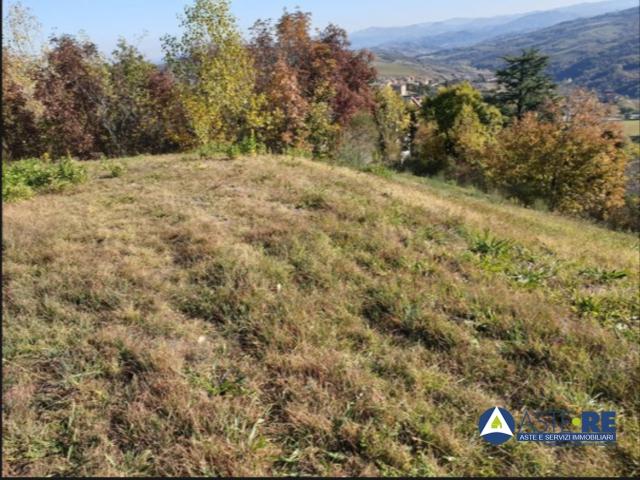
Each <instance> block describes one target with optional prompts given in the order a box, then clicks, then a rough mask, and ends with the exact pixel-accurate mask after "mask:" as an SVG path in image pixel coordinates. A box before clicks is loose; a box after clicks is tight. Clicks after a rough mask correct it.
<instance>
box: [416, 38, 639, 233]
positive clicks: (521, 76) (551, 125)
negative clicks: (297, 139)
mask: <svg viewBox="0 0 640 480" xmlns="http://www.w3.org/2000/svg"><path fill="white" fill-rule="evenodd" d="M504 60H505V63H506V66H505V68H503V69H501V70H499V71H498V72H496V76H497V79H498V84H499V88H498V90H497V93H496V94H494V95H491V96H488V97H486V98H483V96H482V95H481V93H480V92H479V91H477V90H476V89H474V88H473V87H472V86H470V85H469V84H467V83H462V84H458V85H455V86H451V87H446V88H442V89H440V91H439V92H438V93H437V94H436V95H434V96H432V97H429V98H427V99H426V100H425V101H424V102H423V104H422V106H421V108H420V109H419V111H418V112H417V116H418V118H419V120H418V122H417V125H418V126H417V131H416V133H415V136H414V138H413V147H412V150H413V153H414V155H413V156H412V164H411V167H412V168H413V169H414V171H416V172H417V173H423V174H429V175H442V176H444V177H445V178H448V179H452V180H455V181H456V182H458V183H462V184H467V185H474V186H476V187H479V188H481V189H483V190H489V191H497V192H499V193H501V194H503V195H505V196H507V197H509V198H512V199H515V200H517V201H519V202H520V203H522V204H524V205H526V206H532V207H538V208H544V209H548V210H551V211H559V212H562V213H567V214H571V215H575V216H583V217H589V218H593V219H596V220H599V221H604V222H607V223H608V224H609V225H611V226H614V227H617V228H623V229H634V230H638V229H639V228H640V208H639V207H640V204H639V199H638V192H637V191H634V190H633V186H632V185H631V183H630V180H629V179H628V178H627V173H628V165H629V160H630V157H631V155H635V156H637V151H636V153H634V154H632V153H631V149H632V148H633V145H627V139H626V137H625V135H624V132H623V129H622V125H621V124H620V123H618V122H613V121H611V115H612V112H611V110H610V107H609V106H607V105H605V104H603V103H601V102H600V101H599V100H598V98H597V96H596V95H595V94H594V93H592V92H589V91H586V90H581V89H577V90H574V91H573V92H572V93H571V94H569V95H568V96H566V97H559V96H557V95H556V93H555V92H556V88H555V85H554V84H553V82H552V81H551V79H550V77H549V76H548V75H547V74H546V69H547V62H548V58H547V57H546V56H543V55H541V54H540V53H539V52H537V51H536V50H528V51H524V52H523V53H522V55H520V56H517V57H507V58H505V59H504ZM636 150H637V149H636Z"/></svg>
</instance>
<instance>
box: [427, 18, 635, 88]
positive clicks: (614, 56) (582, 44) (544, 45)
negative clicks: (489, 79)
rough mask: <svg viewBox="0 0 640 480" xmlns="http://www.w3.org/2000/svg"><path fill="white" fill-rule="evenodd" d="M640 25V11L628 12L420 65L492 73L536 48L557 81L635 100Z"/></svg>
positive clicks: (497, 41) (459, 51)
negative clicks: (471, 68) (512, 56)
mask: <svg viewBox="0 0 640 480" xmlns="http://www.w3.org/2000/svg"><path fill="white" fill-rule="evenodd" d="M639 22H640V11H639V10H638V8H632V9H628V10H623V11H620V12H615V13H609V14H605V15H600V16H597V17H592V18H586V19H579V20H573V21H570V22H565V23H561V24H558V25H554V26H552V27H548V28H544V29H542V30H537V31H534V32H527V33H524V34H520V35H512V36H507V37H503V38H501V39H492V40H489V41H486V42H483V43H480V44H478V45H475V46H473V47H466V48H460V49H454V50H448V51H442V52H438V53H436V54H434V55H433V56H426V57H422V58H421V61H422V63H424V64H425V65H429V63H430V62H436V63H441V62H443V61H444V62H449V63H451V64H456V63H462V64H470V65H472V66H474V67H477V68H485V69H490V70H495V69H496V68H499V67H500V66H501V65H502V60H501V58H502V57H503V56H505V55H510V54H518V53H520V52H521V50H522V49H525V48H531V47H535V48H538V49H540V50H542V51H543V52H544V53H546V54H547V55H549V56H550V72H551V74H552V75H553V76H554V77H555V79H556V80H558V81H563V80H568V79H572V81H573V83H575V84H576V85H580V86H584V87H587V88H591V89H594V90H597V91H599V92H601V93H602V92H608V91H613V92H617V93H619V94H622V95H626V96H629V97H632V98H638V96H639V95H640V92H639V91H638V82H639V81H640V49H639V48H638V31H639V29H640V23H639Z"/></svg>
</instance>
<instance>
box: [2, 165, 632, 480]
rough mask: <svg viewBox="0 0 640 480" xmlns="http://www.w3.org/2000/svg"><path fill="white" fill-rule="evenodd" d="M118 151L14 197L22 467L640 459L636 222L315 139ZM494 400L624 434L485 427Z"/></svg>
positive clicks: (384, 468) (548, 464)
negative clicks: (321, 148)
mask: <svg viewBox="0 0 640 480" xmlns="http://www.w3.org/2000/svg"><path fill="white" fill-rule="evenodd" d="M123 164H124V165H125V167H126V171H124V172H123V173H122V172H119V173H122V175H120V176H117V177H116V178H109V177H110V175H106V174H105V172H104V171H103V168H104V167H102V166H100V165H98V164H91V165H90V176H91V180H90V181H89V182H88V183H86V184H84V185H82V186H79V187H73V189H72V190H69V191H67V192H66V193H64V194H52V195H42V196H38V197H35V198H33V199H31V200H27V201H23V202H19V203H13V204H7V205H5V206H4V209H3V221H4V223H3V227H4V229H3V242H2V248H3V254H4V255H3V270H4V271H3V273H4V276H3V294H4V302H3V313H4V315H3V333H4V336H3V342H4V345H3V347H4V349H3V355H4V356H3V373H4V384H3V386H4V391H3V397H4V408H3V419H4V422H3V437H4V448H3V455H4V458H3V460H4V461H3V468H4V472H3V473H4V474H5V475H6V474H9V475H51V474H58V475H81V474H89V475H91V474H93V475H96V474H99V475H140V474H146V475H264V474H270V475H282V474H327V475H347V474H353V475H365V474H368V475H372V474H385V475H392V474H412V475H434V474H435V475H472V474H476V475H491V474H500V475H569V476H574V475H594V474H600V475H619V474H626V475H632V474H634V473H635V474H638V473H639V472H640V453H639V452H638V441H639V439H640V427H639V425H638V412H639V411H640V408H639V407H640V390H639V389H638V380H639V378H638V372H639V371H640V370H639V367H640V365H639V352H638V341H639V336H638V318H639V316H640V313H639V305H638V297H637V289H638V283H639V278H638V267H639V265H638V239H637V238H635V237H634V236H631V235H625V234H621V233H615V232H611V231H607V230H604V229H601V228H598V227H596V226H593V225H590V224H588V223H583V222H579V221H572V220H568V219H564V218H561V217H557V216H554V215H549V214H545V213H541V212H536V211H532V210H524V209H520V208H518V207H514V206H511V205H508V204H505V203H500V202H499V201H498V200H497V199H493V198H489V197H486V196H484V195H482V194H479V193H477V192H474V191H471V190H464V189H461V188H457V187H452V186H450V185H447V184H443V183H439V182H436V181H430V180H424V181H423V180H417V179H415V178H413V177H410V176H403V175H397V176H391V175H385V176H376V175H373V174H370V173H362V172H357V171H353V170H348V169H343V168H339V167H333V166H329V165H326V164H322V163H316V162H312V161H308V160H299V159H292V158H286V157H259V158H241V159H238V160H234V161H231V160H224V159H200V158H195V157H193V158H192V157H189V156H162V157H155V158H150V157H136V158H131V159H126V160H123ZM496 404H497V405H501V406H505V407H506V408H508V409H509V410H510V411H511V412H513V413H517V412H521V411H522V409H523V408H525V407H526V408H530V409H535V408H551V407H556V408H565V409H569V410H572V411H578V410H582V409H588V410H600V409H606V410H608V409H613V410H615V411H616V412H617V415H618V425H619V430H618V438H619V441H618V443H617V444H616V445H615V446H608V447H597V446H591V447H580V448H569V447H545V446H540V445H533V444H522V443H517V442H515V441H510V442H508V443H505V444H504V445H503V446H500V447H494V446H491V445H490V444H488V443H486V442H484V441H483V440H482V439H480V437H479V436H478V431H477V420H478V416H479V414H480V413H481V412H483V411H484V410H486V409H487V408H489V407H491V406H493V405H496ZM517 414H518V415H519V413H517Z"/></svg>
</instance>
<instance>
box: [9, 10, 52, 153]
mask: <svg viewBox="0 0 640 480" xmlns="http://www.w3.org/2000/svg"><path fill="white" fill-rule="evenodd" d="M7 10H8V13H7V15H6V16H5V17H4V18H3V23H4V25H3V30H4V33H5V34H4V35H3V39H2V40H3V42H2V43H3V45H2V124H3V133H2V152H3V156H4V157H5V158H21V157H28V156H37V155H39V153H40V150H41V149H42V145H41V142H40V138H39V137H40V131H39V129H38V123H39V121H40V118H41V116H42V113H43V106H42V104H41V103H40V102H39V101H38V100H37V99H36V97H35V72H36V70H37V68H38V67H39V65H40V62H41V55H39V52H38V48H37V47H36V36H37V33H38V32H39V31H40V24H39V23H38V21H37V19H36V18H35V17H34V16H33V15H32V14H31V11H30V10H29V9H28V8H25V7H24V6H22V5H21V4H20V3H19V2H17V3H12V4H9V6H8V9H7Z"/></svg>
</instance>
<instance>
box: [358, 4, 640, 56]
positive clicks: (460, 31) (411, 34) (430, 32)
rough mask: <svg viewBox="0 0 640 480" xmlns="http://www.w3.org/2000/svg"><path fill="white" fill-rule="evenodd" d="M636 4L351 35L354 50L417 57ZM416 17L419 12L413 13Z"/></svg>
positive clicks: (454, 21)
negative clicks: (363, 49)
mask: <svg viewBox="0 0 640 480" xmlns="http://www.w3.org/2000/svg"><path fill="white" fill-rule="evenodd" d="M637 4H638V3H637V0H608V1H604V2H597V3H581V4H578V5H572V6H569V7H564V8H558V9H554V10H548V11H539V12H529V13H522V14H516V15H503V16H497V17H489V18H454V19H450V20H445V21H441V22H429V23H421V24H416V25H409V26H403V27H390V28H379V27H373V28H368V29H366V30H361V31H358V32H354V33H352V34H351V36H350V37H351V42H352V44H353V46H354V47H355V48H372V49H374V50H377V51H384V52H395V53H403V54H405V55H418V54H424V53H430V52H434V51H437V50H441V49H445V48H455V47H461V46H467V45H474V44H476V43H478V42H481V41H485V40H488V39H491V38H496V37H499V36H502V35H506V34H510V33H523V32H529V31H533V30H536V29H540V28H545V27H549V26H552V25H555V24H558V23H561V22H565V21H570V20H575V19H578V18H586V17H592V16H596V15H601V14H603V13H608V12H613V11H618V10H623V9H626V8H631V7H635V6H637ZM416 14H419V12H416Z"/></svg>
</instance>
